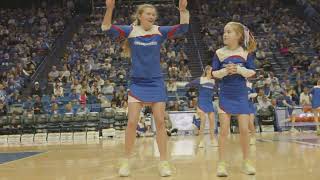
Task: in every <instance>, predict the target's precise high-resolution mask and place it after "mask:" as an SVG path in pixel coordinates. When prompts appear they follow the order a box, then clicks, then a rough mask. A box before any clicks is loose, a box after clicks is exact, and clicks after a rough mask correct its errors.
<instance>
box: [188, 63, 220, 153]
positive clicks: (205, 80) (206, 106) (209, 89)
mask: <svg viewBox="0 0 320 180" xmlns="http://www.w3.org/2000/svg"><path fill="white" fill-rule="evenodd" d="M211 71H212V68H211V67H210V66H206V68H205V70H204V73H203V75H202V76H201V77H200V78H197V79H195V80H193V81H191V82H190V83H188V84H187V85H186V87H191V86H193V87H197V88H198V93H199V95H198V107H197V113H198V114H199V116H200V120H201V123H200V131H199V144H198V147H199V148H203V147H204V140H203V136H204V128H205V124H206V114H208V117H209V125H210V139H211V145H213V146H217V143H216V141H215V140H214V109H213V102H212V101H213V88H214V79H212V74H211Z"/></svg>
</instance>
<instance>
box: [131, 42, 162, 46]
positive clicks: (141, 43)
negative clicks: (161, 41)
mask: <svg viewBox="0 0 320 180" xmlns="http://www.w3.org/2000/svg"><path fill="white" fill-rule="evenodd" d="M134 45H137V46H156V45H158V42H156V41H152V42H148V43H144V42H140V41H134Z"/></svg>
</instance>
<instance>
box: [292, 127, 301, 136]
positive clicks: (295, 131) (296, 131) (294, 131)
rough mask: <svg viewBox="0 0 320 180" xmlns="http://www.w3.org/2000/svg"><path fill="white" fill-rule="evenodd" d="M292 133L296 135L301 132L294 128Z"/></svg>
mask: <svg viewBox="0 0 320 180" xmlns="http://www.w3.org/2000/svg"><path fill="white" fill-rule="evenodd" d="M290 133H293V134H295V133H299V131H298V130H297V129H296V128H294V127H293V128H291V129H290Z"/></svg>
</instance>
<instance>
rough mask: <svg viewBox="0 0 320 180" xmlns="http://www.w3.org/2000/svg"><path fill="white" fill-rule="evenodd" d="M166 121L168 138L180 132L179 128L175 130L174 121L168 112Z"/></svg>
mask: <svg viewBox="0 0 320 180" xmlns="http://www.w3.org/2000/svg"><path fill="white" fill-rule="evenodd" d="M164 121H165V124H166V131H167V135H168V136H171V135H172V133H177V132H178V129H177V128H173V126H172V121H171V119H170V116H169V114H168V112H166V113H165V116H164Z"/></svg>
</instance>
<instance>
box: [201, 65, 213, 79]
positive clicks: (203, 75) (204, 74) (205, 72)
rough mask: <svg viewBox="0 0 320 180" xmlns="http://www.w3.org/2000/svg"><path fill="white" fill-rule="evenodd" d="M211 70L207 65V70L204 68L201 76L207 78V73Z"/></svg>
mask: <svg viewBox="0 0 320 180" xmlns="http://www.w3.org/2000/svg"><path fill="white" fill-rule="evenodd" d="M210 68H211V66H209V65H207V66H206V67H205V68H204V71H203V73H202V75H201V77H207V71H208V70H209V69H210Z"/></svg>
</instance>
